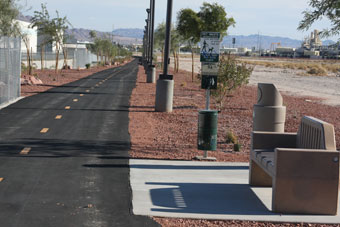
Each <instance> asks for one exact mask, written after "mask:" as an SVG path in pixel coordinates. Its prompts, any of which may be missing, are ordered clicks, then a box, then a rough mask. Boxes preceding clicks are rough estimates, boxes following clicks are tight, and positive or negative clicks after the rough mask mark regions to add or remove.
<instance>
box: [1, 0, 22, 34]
mask: <svg viewBox="0 0 340 227" xmlns="http://www.w3.org/2000/svg"><path fill="white" fill-rule="evenodd" d="M18 15H19V9H18V6H17V5H16V1H15V0H1V1H0V36H16V35H18V31H19V26H18V24H17V22H15V19H16V18H17V16H18Z"/></svg>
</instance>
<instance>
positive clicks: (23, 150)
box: [20, 147, 32, 155]
mask: <svg viewBox="0 0 340 227" xmlns="http://www.w3.org/2000/svg"><path fill="white" fill-rule="evenodd" d="M31 149H32V148H30V147H25V148H24V149H22V151H21V152H20V154H21V155H27V154H28V153H29V152H30V151H31Z"/></svg>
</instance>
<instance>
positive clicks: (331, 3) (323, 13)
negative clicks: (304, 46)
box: [298, 0, 340, 37]
mask: <svg viewBox="0 0 340 227" xmlns="http://www.w3.org/2000/svg"><path fill="white" fill-rule="evenodd" d="M309 6H310V7H311V8H312V10H305V11H303V13H302V14H303V16H304V17H303V19H302V20H301V21H300V23H299V26H298V30H308V29H309V28H310V27H311V26H312V25H313V24H314V22H316V21H318V20H321V19H322V18H324V17H325V18H327V19H329V20H330V22H331V28H329V29H324V30H323V31H322V32H321V36H322V37H329V36H334V35H339V34H340V1H339V0H310V1H309Z"/></svg>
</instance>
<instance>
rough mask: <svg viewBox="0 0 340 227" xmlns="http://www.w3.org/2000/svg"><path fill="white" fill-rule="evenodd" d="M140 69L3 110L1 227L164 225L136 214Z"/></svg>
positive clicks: (113, 72) (108, 73)
mask: <svg viewBox="0 0 340 227" xmlns="http://www.w3.org/2000/svg"><path fill="white" fill-rule="evenodd" d="M137 71H138V65H137V61H133V62H132V63H129V64H127V65H125V66H122V67H119V68H114V69H108V70H105V71H102V72H99V73H96V74H93V75H91V76H89V77H87V78H84V79H81V80H79V81H76V82H73V83H70V84H67V85H64V86H60V87H55V88H53V89H51V90H49V91H47V92H44V93H41V94H38V95H35V96H31V97H28V98H25V99H22V100H20V101H19V102H17V103H15V104H13V105H11V106H9V107H7V108H5V109H2V110H0V226H1V227H49V226H51V227H52V226H53V227H54V226H58V227H87V226H91V227H97V226H98V227H99V226H100V227H104V226H158V224H157V223H155V222H154V221H153V220H151V219H150V218H148V217H142V216H134V215H132V214H131V210H132V209H131V189H130V184H129V167H128V159H129V156H128V151H129V149H130V137H129V133H128V124H129V118H128V114H129V98H130V95H131V92H132V89H133V88H134V87H135V84H136V76H137ZM65 107H66V108H65ZM56 118H59V119H56Z"/></svg>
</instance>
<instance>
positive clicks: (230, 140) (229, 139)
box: [226, 131, 237, 144]
mask: <svg viewBox="0 0 340 227" xmlns="http://www.w3.org/2000/svg"><path fill="white" fill-rule="evenodd" d="M226 143H233V144H235V143H237V137H236V136H235V134H234V133H233V132H232V131H228V132H227V138H226Z"/></svg>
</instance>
